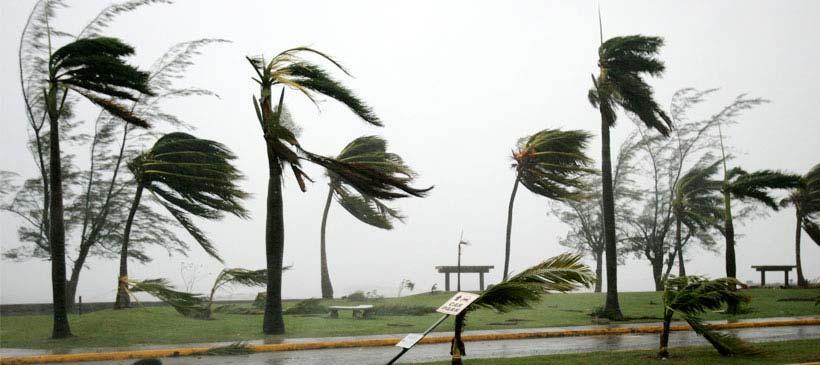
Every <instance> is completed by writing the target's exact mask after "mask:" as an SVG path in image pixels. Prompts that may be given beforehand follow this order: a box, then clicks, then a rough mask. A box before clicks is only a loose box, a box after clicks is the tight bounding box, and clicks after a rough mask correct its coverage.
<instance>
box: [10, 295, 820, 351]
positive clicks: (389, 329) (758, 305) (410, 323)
mask: <svg viewBox="0 0 820 365" xmlns="http://www.w3.org/2000/svg"><path fill="white" fill-rule="evenodd" d="M746 293H748V294H749V295H750V296H751V297H752V303H751V310H750V311H749V312H748V313H745V314H742V315H738V316H734V317H730V316H728V315H725V314H723V313H718V312H714V313H709V314H708V315H706V319H710V320H712V319H727V318H736V319H741V318H763V317H778V316H799V315H817V314H820V306H815V305H814V302H811V301H782V302H778V301H777V300H778V299H782V298H813V297H816V296H818V295H820V289H789V290H784V289H751V290H747V291H746ZM451 295H452V294H448V293H439V294H435V295H430V294H418V295H413V296H408V297H403V298H401V299H382V300H376V301H370V302H368V303H371V304H380V303H384V304H403V305H423V306H432V307H437V306H438V305H440V304H441V303H443V302H444V301H445V300H446V299H447V298H449V297H450V296H451ZM603 300H604V294H597V293H577V294H554V295H547V296H545V297H544V300H543V301H542V302H540V303H538V304H537V305H535V306H534V307H533V308H531V309H522V310H516V311H512V312H509V313H504V314H497V313H494V312H492V311H490V310H479V311H476V312H475V313H473V314H471V316H470V318H469V321H468V327H467V329H468V330H478V329H503V328H537V327H551V326H571V325H587V324H590V323H591V321H590V316H589V313H590V312H591V311H592V310H593V309H594V308H596V307H598V306H600V305H601V304H602V303H603ZM294 304H295V302H290V301H289V302H287V303H286V305H285V307H286V308H287V307H290V306H292V305H294ZM323 304H325V305H331V304H347V305H350V304H359V303H358V302H349V301H344V300H339V299H336V300H332V301H324V302H323ZM621 308H622V309H623V310H624V315H626V316H627V317H633V319H632V320H630V321H627V322H657V321H658V319H657V318H656V317H657V316H659V315H660V313H661V299H660V293H658V292H635V293H622V294H621ZM340 317H341V318H339V319H329V318H327V316H299V315H286V316H285V324H286V331H287V337H331V336H355V335H372V334H391V333H395V334H403V333H409V332H421V331H423V330H424V329H426V328H427V327H428V326H429V325H430V324H432V323H433V322H434V321H435V320H436V319H437V318H438V317H439V315H438V314H428V315H423V316H377V317H376V318H374V319H369V320H353V319H351V318H350V312H342V313H341V314H340ZM70 321H71V329H72V332H73V333H74V335H75V337H73V338H70V339H63V340H58V341H55V340H49V339H48V336H49V335H50V333H51V332H50V331H51V316H48V315H37V316H9V317H3V318H0V347H7V348H8V347H22V348H52V349H60V348H72V347H108V346H125V345H133V344H174V343H196V342H221V341H240V340H254V339H263V338H265V336H264V335H263V334H262V316H261V315H239V314H224V313H217V314H216V315H215V319H213V320H196V319H190V318H185V317H183V316H181V315H179V314H177V313H176V312H175V311H174V310H173V309H172V308H170V307H152V308H132V309H128V310H120V311H114V310H102V311H97V312H92V313H87V314H84V315H82V316H77V315H72V316H71V317H70ZM452 326H453V324H452V320H448V321H446V322H444V323H442V325H441V326H439V327H438V330H440V331H447V330H452V328H453V327H452ZM275 338H276V337H273V336H271V337H270V339H275Z"/></svg>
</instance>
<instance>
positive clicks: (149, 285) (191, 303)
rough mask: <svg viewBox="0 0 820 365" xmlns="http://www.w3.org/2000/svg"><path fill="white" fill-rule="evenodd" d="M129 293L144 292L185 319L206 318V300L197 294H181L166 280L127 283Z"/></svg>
mask: <svg viewBox="0 0 820 365" xmlns="http://www.w3.org/2000/svg"><path fill="white" fill-rule="evenodd" d="M128 286H129V288H130V289H129V290H130V292H131V293H135V292H145V293H148V294H150V295H153V296H155V297H157V298H158V299H159V300H161V301H163V302H165V303H167V304H168V305H170V306H172V307H173V308H174V310H176V311H177V312H178V313H180V314H182V315H183V316H186V317H191V318H197V319H205V318H207V302H208V300H207V298H205V296H203V295H199V294H191V293H186V292H181V291H178V290H176V289H174V287H173V286H172V285H171V284H170V283H169V282H168V280H166V279H148V280H143V281H131V280H129V281H128Z"/></svg>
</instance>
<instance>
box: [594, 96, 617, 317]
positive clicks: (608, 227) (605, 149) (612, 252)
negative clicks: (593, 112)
mask: <svg viewBox="0 0 820 365" xmlns="http://www.w3.org/2000/svg"><path fill="white" fill-rule="evenodd" d="M603 109H604V108H603V105H602V106H601V107H599V108H598V110H600V111H601V185H602V188H601V195H602V198H603V204H602V207H603V213H604V222H603V223H604V250H605V252H606V304H604V314H605V315H606V316H607V317H609V318H610V319H613V320H620V319H622V318H623V314H622V313H621V305H620V304H619V303H618V258H617V256H616V255H617V252H616V250H617V249H616V247H615V244H616V240H615V195H614V193H613V191H612V158H611V157H610V154H609V123H608V122H607V120H606V118H605V117H604V113H603Z"/></svg>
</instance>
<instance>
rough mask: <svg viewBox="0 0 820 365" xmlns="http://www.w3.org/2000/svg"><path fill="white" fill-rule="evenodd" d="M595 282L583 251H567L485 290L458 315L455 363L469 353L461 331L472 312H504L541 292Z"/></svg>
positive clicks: (523, 305)
mask: <svg viewBox="0 0 820 365" xmlns="http://www.w3.org/2000/svg"><path fill="white" fill-rule="evenodd" d="M594 282H595V275H594V274H593V273H592V271H590V269H589V267H587V266H586V265H584V264H582V263H581V255H578V254H568V253H565V254H561V255H558V256H555V257H552V258H549V259H547V260H544V261H543V262H541V263H539V264H537V265H535V266H533V267H530V268H528V269H526V270H524V271H522V272H520V273H518V274H516V275H514V276H512V277H510V278H509V279H507V280H504V281H502V282H501V283H498V284H497V285H494V286H493V287H491V288H489V289H487V290H485V291H484V292H483V293H481V296H480V297H478V299H476V301H475V302H473V303H472V304H471V305H470V306H469V307H467V308H466V309H465V310H464V311H463V312H461V313H460V314H458V315H457V316H456V319H455V332H454V335H453V343H452V347H451V354H452V355H453V357H452V364H461V356H462V355H465V354H466V353H465V351H464V342H463V341H462V340H461V333H462V332H463V331H464V325H465V321H466V319H467V315H468V314H469V313H470V312H472V311H474V310H476V309H479V308H489V309H492V310H495V311H497V312H502V313H503V312H507V311H509V310H512V309H515V308H527V307H529V306H530V303H533V302H536V301H538V300H540V299H541V295H542V294H547V293H550V292H560V293H564V292H568V291H572V290H575V289H577V288H579V287H585V288H589V287H590V286H591V285H592V284H593V283H594Z"/></svg>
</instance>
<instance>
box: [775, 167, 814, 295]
mask: <svg viewBox="0 0 820 365" xmlns="http://www.w3.org/2000/svg"><path fill="white" fill-rule="evenodd" d="M789 204H792V205H794V211H795V215H796V216H797V227H796V228H795V232H794V256H795V258H794V261H795V265H796V266H797V285H798V286H801V287H803V286H806V285H808V281H806V278H805V277H803V265H802V263H801V262H800V236H801V233H802V232H801V231H800V228H801V227H802V228H803V230H805V231H806V233H808V234H809V237H810V238H811V239H812V241H814V243H816V244H818V245H820V164H817V165H814V167H812V168H811V170H809V172H807V173H806V174H805V175H803V177H802V178H800V187H798V188H797V189H794V190H792V192H791V194H789V197H788V198H786V199H783V201H782V202H781V205H783V206H787V205H789Z"/></svg>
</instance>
